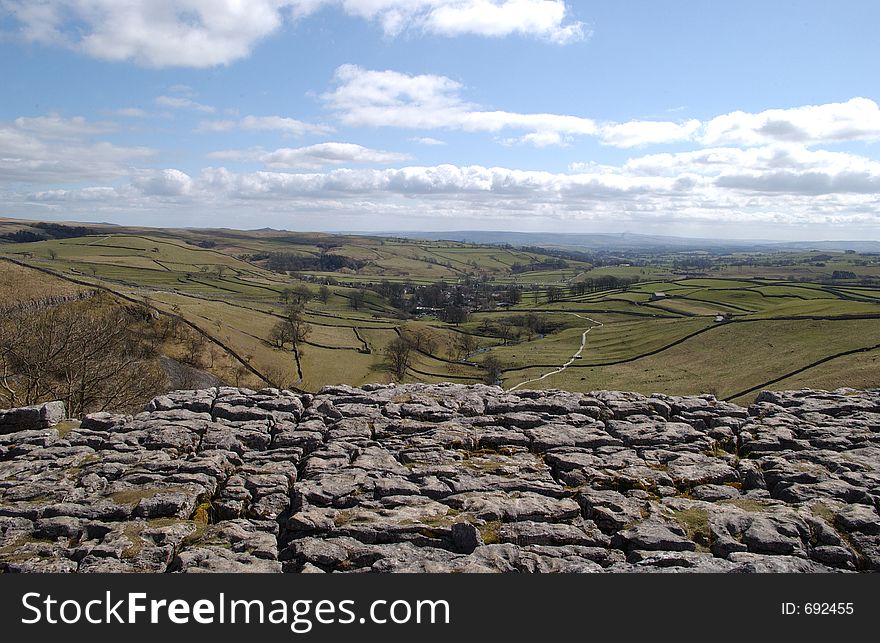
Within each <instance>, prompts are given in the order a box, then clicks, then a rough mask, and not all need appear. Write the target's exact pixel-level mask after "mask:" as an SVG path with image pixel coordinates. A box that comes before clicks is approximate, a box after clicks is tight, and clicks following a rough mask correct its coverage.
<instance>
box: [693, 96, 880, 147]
mask: <svg viewBox="0 0 880 643" xmlns="http://www.w3.org/2000/svg"><path fill="white" fill-rule="evenodd" d="M878 139H880V106H878V105H877V103H876V102H874V101H873V100H871V99H869V98H861V97H856V98H852V99H850V100H848V101H847V102H845V103H827V104H824V105H807V106H804V107H794V108H791V109H769V110H766V111H763V112H759V113H757V114H752V113H748V112H741V111H738V112H731V113H729V114H725V115H723V116H717V117H715V118H713V119H712V120H710V121H709V122H707V123H706V124H705V129H704V132H703V135H702V137H701V139H700V140H701V142H702V143H703V144H704V145H746V146H748V145H766V144H768V143H773V142H789V143H804V144H807V145H815V144H819V143H834V142H840V141H855V140H878Z"/></svg>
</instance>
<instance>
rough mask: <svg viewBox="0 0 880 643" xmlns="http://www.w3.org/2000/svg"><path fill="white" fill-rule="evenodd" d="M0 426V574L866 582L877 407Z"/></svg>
mask: <svg viewBox="0 0 880 643" xmlns="http://www.w3.org/2000/svg"><path fill="white" fill-rule="evenodd" d="M59 404H60V403H50V404H47V405H41V406H37V407H31V408H29V409H19V410H12V411H5V412H0V571H4V572H166V571H174V572H219V571H249V572H252V571H256V572H292V573H298V572H360V571H374V572H453V571H454V572H510V571H517V572H656V571H665V572H703V571H706V572H768V571H769V572H788V571H797V572H827V571H841V572H851V571H876V570H877V569H880V516H878V507H880V391H877V390H873V391H854V390H843V389H842V390H838V391H835V392H825V391H812V390H804V391H790V392H781V393H772V392H764V393H762V394H761V395H760V396H759V397H758V398H757V400H756V402H755V403H754V404H753V405H751V406H750V407H749V408H743V407H740V406H736V405H734V404H730V403H726V402H721V401H718V400H716V399H715V398H713V397H711V396H694V397H670V396H665V395H655V396H653V397H646V396H642V395H638V394H634V393H625V392H616V391H597V392H593V393H590V394H578V393H569V392H564V391H517V392H515V393H506V392H504V391H502V390H501V389H500V388H496V387H487V386H463V385H455V384H440V385H402V386H384V385H375V386H365V387H364V388H351V387H348V386H334V387H327V388H325V389H323V390H322V391H321V392H320V393H319V394H317V395H308V394H306V395H299V394H294V393H291V392H289V391H279V390H276V389H264V390H260V391H250V390H245V389H237V388H227V387H219V388H213V389H207V390H198V391H177V392H174V393H170V394H168V395H165V396H162V397H158V398H156V399H154V400H153V401H152V402H150V404H149V405H148V407H147V409H146V410H145V411H144V412H143V413H140V414H138V415H136V416H134V417H130V416H121V415H112V414H107V413H99V414H94V415H90V416H88V417H86V418H85V419H84V420H83V421H82V423H81V424H80V425H79V426H76V425H75V424H71V423H62V424H58V421H59V420H60V419H61V417H63V406H61V407H60V408H59Z"/></svg>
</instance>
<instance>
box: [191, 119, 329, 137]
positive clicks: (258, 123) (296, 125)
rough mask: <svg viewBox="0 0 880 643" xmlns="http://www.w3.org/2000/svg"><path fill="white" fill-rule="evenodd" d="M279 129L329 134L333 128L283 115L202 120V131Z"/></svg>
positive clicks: (300, 134)
mask: <svg viewBox="0 0 880 643" xmlns="http://www.w3.org/2000/svg"><path fill="white" fill-rule="evenodd" d="M235 129H240V130H247V131H279V132H283V133H284V134H287V135H290V136H303V135H305V134H329V133H331V132H333V131H334V130H333V128H332V127H330V126H328V125H321V124H316V123H306V122H304V121H300V120H297V119H295V118H286V117H283V116H245V117H244V118H241V119H238V120H215V121H202V122H201V123H199V127H198V131H200V132H228V131H230V130H235Z"/></svg>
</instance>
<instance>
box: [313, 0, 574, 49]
mask: <svg viewBox="0 0 880 643" xmlns="http://www.w3.org/2000/svg"><path fill="white" fill-rule="evenodd" d="M313 4H317V3H313ZM321 4H335V5H341V6H342V7H343V8H344V10H345V11H346V13H349V14H352V15H359V16H362V17H364V18H366V19H369V20H376V21H378V22H379V23H380V24H381V25H382V28H383V30H384V31H385V33H386V34H387V35H390V36H394V35H397V34H399V33H401V32H403V31H423V32H427V33H433V34H437V35H442V36H462V35H477V36H486V37H495V38H498V37H504V36H510V35H523V36H529V37H534V38H539V39H542V40H547V41H550V42H554V43H559V44H565V43H569V42H575V41H578V40H583V39H584V38H586V37H588V36H589V35H590V31H589V29H587V28H586V26H585V25H584V24H583V23H582V22H580V21H577V20H571V19H569V17H570V13H571V12H570V10H569V8H568V7H567V5H566V3H565V2H562V1H561V0H372V1H368V2H363V1H356V0H342V1H341V2H339V1H338V0H337V1H334V0H328V1H327V2H323V3H321Z"/></svg>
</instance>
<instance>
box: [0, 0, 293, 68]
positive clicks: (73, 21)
mask: <svg viewBox="0 0 880 643" xmlns="http://www.w3.org/2000/svg"><path fill="white" fill-rule="evenodd" d="M288 4H290V3H289V2H284V1H281V0H249V1H248V2H233V1H224V2H215V1H213V0H164V1H162V2H156V1H151V0H128V1H126V2H120V1H119V0H43V1H42V2H33V1H31V0H5V1H4V8H5V9H6V10H7V11H8V12H9V13H10V15H11V16H13V17H14V18H15V20H16V21H17V22H18V24H19V26H20V31H21V34H22V36H23V37H24V38H26V39H27V40H30V41H35V42H41V43H49V44H59V45H62V46H67V47H70V48H72V49H75V50H77V51H81V52H83V53H85V54H87V55H89V56H93V57H95V58H100V59H103V60H113V61H123V60H134V61H136V62H138V63H140V64H143V65H146V66H150V67H174V66H186V67H210V66H214V65H225V64H229V63H230V62H233V61H235V60H238V59H240V58H243V57H245V56H247V55H248V54H249V53H250V51H251V49H252V48H253V47H254V46H255V45H256V43H257V42H258V41H260V40H261V39H263V38H265V37H266V36H268V35H270V34H271V33H273V32H274V31H275V30H276V29H278V28H279V27H280V26H281V24H282V15H281V8H282V7H283V6H285V5H288Z"/></svg>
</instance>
